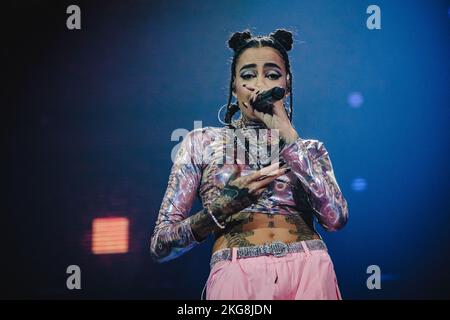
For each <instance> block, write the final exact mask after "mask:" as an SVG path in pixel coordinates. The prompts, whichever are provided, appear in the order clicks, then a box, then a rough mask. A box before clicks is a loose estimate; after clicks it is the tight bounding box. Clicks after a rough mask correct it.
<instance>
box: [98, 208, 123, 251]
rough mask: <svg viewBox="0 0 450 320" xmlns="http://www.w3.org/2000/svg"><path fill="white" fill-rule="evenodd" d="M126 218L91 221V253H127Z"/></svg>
mask: <svg viewBox="0 0 450 320" xmlns="http://www.w3.org/2000/svg"><path fill="white" fill-rule="evenodd" d="M128 228H129V221H128V218H124V217H113V218H95V219H94V220H93V221H92V252H93V253H94V254H112V253H127V252H128Z"/></svg>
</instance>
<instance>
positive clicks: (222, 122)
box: [217, 104, 228, 126]
mask: <svg viewBox="0 0 450 320" xmlns="http://www.w3.org/2000/svg"><path fill="white" fill-rule="evenodd" d="M224 107H225V108H226V107H227V105H226V104H224V105H223V106H221V107H220V109H219V111H218V112H217V120H219V122H220V123H221V124H223V125H224V126H226V125H228V123H225V122H224V121H222V119H221V118H220V112H221V111H222V109H223V108H224Z"/></svg>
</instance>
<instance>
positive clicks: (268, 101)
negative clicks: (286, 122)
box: [251, 87, 285, 114]
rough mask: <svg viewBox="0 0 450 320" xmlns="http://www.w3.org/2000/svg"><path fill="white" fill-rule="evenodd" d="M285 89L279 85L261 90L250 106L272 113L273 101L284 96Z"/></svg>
mask: <svg viewBox="0 0 450 320" xmlns="http://www.w3.org/2000/svg"><path fill="white" fill-rule="evenodd" d="M284 93H285V90H284V89H283V88H281V87H273V88H272V89H270V90H266V91H263V92H261V93H260V94H258V95H257V96H256V99H255V101H253V103H251V106H252V107H253V108H254V109H256V110H257V111H260V112H263V113H268V114H273V112H272V108H273V103H274V102H276V101H278V100H280V99H282V98H283V97H284Z"/></svg>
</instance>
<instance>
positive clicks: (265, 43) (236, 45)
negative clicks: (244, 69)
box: [225, 29, 293, 126]
mask: <svg viewBox="0 0 450 320" xmlns="http://www.w3.org/2000/svg"><path fill="white" fill-rule="evenodd" d="M292 43H293V39H292V33H291V32H289V31H287V30H284V29H277V30H276V31H275V32H272V33H271V34H270V35H268V36H257V37H253V36H252V35H251V33H250V30H248V29H247V30H244V31H243V32H235V33H234V34H233V35H232V36H231V38H230V39H229V40H228V46H229V47H230V48H231V49H233V51H234V56H233V61H232V63H231V79H230V90H229V95H228V103H227V112H226V114H225V123H227V124H228V125H229V126H232V125H231V118H232V117H233V115H234V114H235V113H236V112H237V111H238V110H239V106H238V104H234V103H233V104H232V103H231V98H232V96H233V94H232V92H233V91H234V90H235V87H233V81H234V79H235V77H236V71H235V69H236V62H237V60H238V58H239V56H240V55H241V54H242V53H243V52H244V51H245V50H246V49H248V48H261V47H272V48H274V49H276V50H277V51H278V52H279V53H280V54H281V56H282V57H283V60H284V63H285V67H286V71H287V74H288V75H289V82H288V84H287V90H288V91H289V92H290V95H289V97H290V100H289V102H290V103H289V120H290V121H291V122H292V106H293V105H292V73H291V66H290V63H289V57H288V54H287V52H288V51H289V50H291V49H292Z"/></svg>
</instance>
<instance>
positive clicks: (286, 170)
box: [284, 168, 292, 173]
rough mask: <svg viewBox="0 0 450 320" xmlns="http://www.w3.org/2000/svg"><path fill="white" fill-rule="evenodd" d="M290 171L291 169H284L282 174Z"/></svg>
mask: <svg viewBox="0 0 450 320" xmlns="http://www.w3.org/2000/svg"><path fill="white" fill-rule="evenodd" d="M290 171H292V169H291V168H286V169H284V173H288V172H290Z"/></svg>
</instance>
